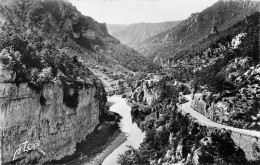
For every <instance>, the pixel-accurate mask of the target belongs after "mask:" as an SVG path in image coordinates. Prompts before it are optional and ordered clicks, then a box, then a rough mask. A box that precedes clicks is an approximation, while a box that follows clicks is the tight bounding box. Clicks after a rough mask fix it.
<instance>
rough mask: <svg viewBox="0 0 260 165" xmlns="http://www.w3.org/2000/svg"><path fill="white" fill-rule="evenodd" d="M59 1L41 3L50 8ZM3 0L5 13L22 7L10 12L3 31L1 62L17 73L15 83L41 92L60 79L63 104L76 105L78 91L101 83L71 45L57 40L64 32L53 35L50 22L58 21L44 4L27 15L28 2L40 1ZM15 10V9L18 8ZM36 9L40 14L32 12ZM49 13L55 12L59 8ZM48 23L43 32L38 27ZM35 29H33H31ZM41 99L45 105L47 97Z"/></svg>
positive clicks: (34, 10) (0, 42)
mask: <svg viewBox="0 0 260 165" xmlns="http://www.w3.org/2000/svg"><path fill="white" fill-rule="evenodd" d="M48 2H49V3H50V4H49V3H48ZM57 2H58V1H57ZM57 2H56V1H47V2H46V4H45V3H43V4H42V5H43V6H44V7H46V8H45V9H46V10H47V7H48V5H54V8H55V5H57V4H56V3H57ZM1 3H3V4H5V5H7V6H5V5H3V4H2V5H1V8H2V9H3V10H2V12H4V13H5V11H7V10H9V9H10V8H18V11H19V10H22V11H19V12H18V11H17V13H8V14H9V15H8V16H7V17H6V20H5V23H4V25H3V26H2V27H1V30H0V36H1V37H0V50H1V53H0V61H1V63H2V65H3V67H4V69H7V70H11V71H12V72H13V75H15V80H14V82H15V83H16V84H17V85H19V84H20V83H24V82H27V83H28V84H29V86H30V87H31V88H33V89H35V90H36V91H37V92H40V91H41V89H42V88H43V85H44V84H45V83H51V82H53V81H58V82H59V83H60V84H61V85H62V87H63V93H64V97H63V101H64V103H66V105H67V106H69V107H73V108H75V107H77V105H78V92H79V90H80V89H82V88H83V87H87V86H89V85H98V84H100V83H97V81H99V80H98V79H97V78H96V77H95V76H94V75H93V74H92V73H91V72H90V71H89V70H88V69H87V68H86V67H85V66H84V64H83V63H82V62H80V61H79V60H78V58H77V57H76V56H75V55H74V56H73V55H72V54H68V53H67V50H68V49H69V48H66V47H65V46H64V44H66V43H62V42H57V40H58V38H59V35H62V34H63V35H65V33H64V32H61V33H56V34H57V35H58V36H57V35H53V34H54V32H55V30H57V29H52V28H53V27H52V25H50V24H51V23H53V24H54V23H55V21H54V20H52V21H49V20H48V18H49V19H53V18H50V17H47V15H48V14H50V13H48V12H46V11H44V10H43V11H42V8H41V7H42V6H41V7H38V8H37V7H34V8H32V9H31V11H30V12H29V13H31V15H30V14H29V16H27V18H25V11H24V10H26V9H27V8H26V7H27V6H26V5H28V4H30V5H32V6H37V5H39V4H37V3H39V2H37V1H24V2H22V3H20V2H18V1H15V2H13V1H12V3H11V2H10V3H11V4H8V3H9V2H6V1H2V2H1ZM52 3H54V4H52ZM30 5H29V6H30ZM45 5H47V6H45ZM38 9H39V10H40V9H41V11H38ZM50 9H53V8H50ZM13 11H14V12H16V10H13ZM36 11H38V12H39V13H38V14H33V13H35V12H36ZM49 12H56V10H51V11H49ZM5 14H7V13H5ZM12 14H13V15H12ZM23 14H24V15H23ZM28 17H29V18H28ZM30 17H32V18H30ZM25 19H29V21H28V22H26V23H30V24H31V28H27V27H26V26H27V25H26V24H25V23H24V22H22V21H23V20H25ZM46 19H47V20H46ZM55 19H60V16H59V15H57V18H55ZM45 25H46V26H47V25H49V26H50V27H49V29H45V28H41V29H42V31H41V30H40V29H37V27H42V26H44V27H45ZM33 28H34V30H31V29H33ZM26 29H27V30H26ZM25 31H26V32H25ZM42 33H43V34H44V35H43V34H42ZM52 35H53V36H52ZM51 36H52V37H51ZM71 43H72V44H69V46H70V48H71V47H73V45H76V44H75V43H73V42H71ZM100 89H103V87H101V86H100ZM40 101H41V103H42V104H44V103H45V98H44V96H41V98H40Z"/></svg>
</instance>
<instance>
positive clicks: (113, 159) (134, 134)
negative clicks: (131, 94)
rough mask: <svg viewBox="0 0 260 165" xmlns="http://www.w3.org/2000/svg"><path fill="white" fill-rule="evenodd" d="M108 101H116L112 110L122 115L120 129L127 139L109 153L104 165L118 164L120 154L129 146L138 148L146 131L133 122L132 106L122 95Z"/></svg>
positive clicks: (109, 98)
mask: <svg viewBox="0 0 260 165" xmlns="http://www.w3.org/2000/svg"><path fill="white" fill-rule="evenodd" d="M108 101H109V102H112V103H114V104H113V105H112V106H111V107H110V111H113V112H116V113H118V114H119V115H120V116H122V119H121V121H120V129H121V131H122V132H124V133H125V134H126V136H127V140H126V141H125V142H124V143H122V144H121V145H120V146H119V147H118V148H116V149H115V150H114V151H113V152H112V153H111V154H110V155H108V156H107V157H106V158H105V160H104V161H103V163H102V165H116V164H118V163H117V159H118V155H119V154H123V153H124V152H125V151H126V150H128V147H127V146H132V147H134V148H138V147H139V146H140V144H141V143H142V142H143V139H144V137H145V133H144V132H142V131H141V130H140V129H139V128H138V126H137V124H136V123H133V122H132V118H131V107H130V106H128V105H127V104H126V100H125V99H123V98H122V97H121V96H112V97H108Z"/></svg>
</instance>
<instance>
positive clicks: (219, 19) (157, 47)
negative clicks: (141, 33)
mask: <svg viewBox="0 0 260 165" xmlns="http://www.w3.org/2000/svg"><path fill="white" fill-rule="evenodd" d="M259 7H260V2H258V1H218V2H217V3H215V4H214V5H212V6H211V7H209V8H207V9H205V10H203V11H202V12H200V13H194V14H192V15H191V16H190V17H189V18H188V19H186V20H184V21H182V22H181V23H180V24H178V26H176V27H175V28H173V29H171V30H168V31H164V32H162V33H160V34H158V35H156V36H153V37H151V38H149V39H147V40H146V41H144V42H143V43H141V44H140V45H138V46H137V47H136V50H138V51H139V52H141V53H142V54H144V56H146V57H148V58H149V59H151V60H154V58H155V57H157V59H158V57H174V56H175V55H176V53H178V52H179V51H181V50H183V49H189V48H190V47H191V46H192V45H196V44H197V43H199V42H200V41H202V40H203V38H206V37H208V36H209V34H210V33H211V31H212V29H213V27H214V25H215V27H216V28H217V31H223V30H225V29H227V28H229V27H231V26H232V25H233V24H234V23H236V22H238V21H240V20H243V19H244V16H248V15H250V14H252V13H254V12H256V11H258V10H259Z"/></svg>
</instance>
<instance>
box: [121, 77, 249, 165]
mask: <svg viewBox="0 0 260 165" xmlns="http://www.w3.org/2000/svg"><path fill="white" fill-rule="evenodd" d="M169 81H171V80H170V79H169V78H165V79H163V80H161V81H160V82H159V84H160V85H159V87H160V89H161V91H162V92H161V97H160V98H159V100H157V102H154V103H153V105H152V106H151V108H150V113H149V114H148V115H147V116H146V117H145V118H143V121H142V122H141V124H140V128H141V129H142V130H144V131H145V132H146V136H145V139H144V141H143V143H141V146H140V147H139V149H134V148H132V147H130V148H129V150H128V151H126V152H125V153H124V154H123V155H121V156H120V157H119V160H118V162H119V163H120V164H151V163H152V164H157V163H158V164H161V163H166V164H173V163H177V162H180V161H182V162H186V163H187V164H193V163H195V162H194V161H196V159H194V158H195V157H196V156H198V163H200V164H208V163H209V164H216V165H218V164H236V163H238V162H239V163H242V162H243V163H245V162H246V159H245V154H244V152H243V151H242V150H241V149H240V148H238V147H236V145H235V144H234V142H233V141H232V139H231V137H230V134H229V133H228V132H225V131H223V130H222V131H220V130H215V129H212V130H209V129H207V128H206V127H204V126H200V125H199V124H198V123H196V122H194V121H193V119H192V118H191V117H190V116H189V115H188V114H187V115H183V114H182V113H181V112H178V111H177V107H176V103H177V96H178V93H179V92H180V91H183V90H185V88H184V87H182V86H180V87H178V86H173V85H172V84H171V85H170V84H169ZM207 139H210V140H207ZM204 140H205V141H206V144H204V143H203V141H204ZM195 151H196V152H195ZM195 153H199V154H198V155H196V156H195ZM188 155H190V156H188ZM193 156H194V158H193Z"/></svg>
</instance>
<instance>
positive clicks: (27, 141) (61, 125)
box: [0, 72, 106, 164]
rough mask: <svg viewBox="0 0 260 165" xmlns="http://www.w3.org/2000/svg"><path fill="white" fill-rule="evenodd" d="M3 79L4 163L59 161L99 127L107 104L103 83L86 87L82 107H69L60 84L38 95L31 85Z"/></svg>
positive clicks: (0, 120)
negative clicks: (64, 100) (100, 118)
mask: <svg viewBox="0 0 260 165" xmlns="http://www.w3.org/2000/svg"><path fill="white" fill-rule="evenodd" d="M1 73H5V72H1ZM0 77H2V79H1V81H0V107H1V108H0V129H1V131H0V133H1V161H2V163H17V164H25V163H44V162H46V161H50V160H59V159H61V158H62V157H64V156H66V155H70V154H72V153H73V152H74V151H75V149H76V144H77V143H78V142H80V141H81V140H83V139H85V137H86V136H87V135H89V134H90V133H91V132H92V131H93V130H94V129H95V127H96V126H97V125H98V124H99V117H100V116H101V114H102V112H103V107H104V104H105V102H106V97H105V92H104V89H103V87H102V85H101V84H94V85H90V86H89V87H83V89H81V90H80V91H79V95H78V106H77V107H76V108H69V107H67V106H66V105H65V104H64V103H63V96H64V95H63V88H62V85H61V84H60V83H59V82H58V81H54V82H51V83H47V84H45V85H43V88H42V90H41V91H40V92H36V91H34V90H32V89H31V88H30V87H29V86H28V83H21V84H19V85H17V84H15V83H12V82H8V83H7V82H5V77H6V76H3V75H1V76H0ZM7 78H10V76H9V77H8V76H7ZM97 83H101V82H97ZM100 85H101V87H100Z"/></svg>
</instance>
